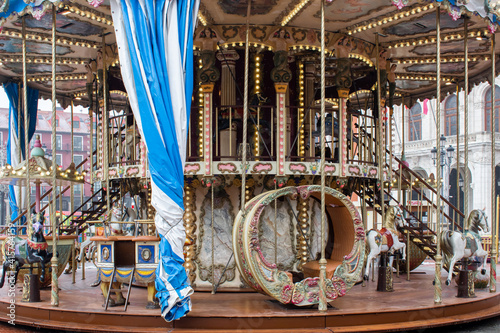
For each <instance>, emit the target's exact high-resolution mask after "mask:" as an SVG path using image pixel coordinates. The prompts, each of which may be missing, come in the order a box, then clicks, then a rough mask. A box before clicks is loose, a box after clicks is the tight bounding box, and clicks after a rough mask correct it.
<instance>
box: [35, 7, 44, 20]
mask: <svg viewBox="0 0 500 333" xmlns="http://www.w3.org/2000/svg"><path fill="white" fill-rule="evenodd" d="M32 15H33V17H34V18H35V19H36V20H37V21H40V20H41V19H42V17H43V16H44V15H45V11H44V10H40V9H37V10H34V11H33V14H32Z"/></svg>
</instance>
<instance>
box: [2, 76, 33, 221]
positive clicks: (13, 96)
mask: <svg viewBox="0 0 500 333" xmlns="http://www.w3.org/2000/svg"><path fill="white" fill-rule="evenodd" d="M4 90H5V93H6V94H7V97H8V98H9V137H8V139H7V163H8V164H10V165H11V166H13V167H16V166H17V165H18V164H19V163H20V162H21V161H20V160H19V157H20V156H22V157H21V158H22V159H23V160H24V158H25V156H24V155H25V151H26V150H25V148H24V111H23V110H22V108H20V107H19V88H18V85H17V84H16V83H12V82H9V83H6V84H4ZM37 111H38V90H36V89H31V88H30V87H28V140H31V138H32V137H33V134H35V129H36V117H37ZM19 121H20V125H21V126H20V128H19V127H18V124H19ZM19 139H20V140H19ZM18 201H19V197H18V198H16V192H15V189H14V186H12V185H10V186H9V204H10V209H11V219H12V220H14V219H15V218H17V217H18V216H19V207H18Z"/></svg>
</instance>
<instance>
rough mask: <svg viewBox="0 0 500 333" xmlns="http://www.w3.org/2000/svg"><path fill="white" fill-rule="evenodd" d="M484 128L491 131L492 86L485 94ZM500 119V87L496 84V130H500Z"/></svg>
mask: <svg viewBox="0 0 500 333" xmlns="http://www.w3.org/2000/svg"><path fill="white" fill-rule="evenodd" d="M484 99H485V103H484V104H485V105H484V130H485V131H486V132H491V123H490V120H491V119H490V118H491V88H489V89H488V91H486V95H485V96H484ZM499 119H500V87H498V86H495V132H500V128H499Z"/></svg>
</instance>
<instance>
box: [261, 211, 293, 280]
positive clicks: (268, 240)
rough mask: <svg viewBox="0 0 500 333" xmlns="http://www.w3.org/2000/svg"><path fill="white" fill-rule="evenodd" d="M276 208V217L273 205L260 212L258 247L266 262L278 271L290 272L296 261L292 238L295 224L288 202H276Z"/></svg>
mask: <svg viewBox="0 0 500 333" xmlns="http://www.w3.org/2000/svg"><path fill="white" fill-rule="evenodd" d="M276 208H277V209H276V215H275V209H274V203H273V204H270V205H269V206H267V207H266V208H265V209H264V212H262V215H261V219H262V221H261V223H260V225H259V227H260V230H259V234H260V247H261V250H262V253H263V254H264V258H265V259H266V260H267V261H268V262H271V263H276V264H277V265H278V267H279V269H282V270H287V271H291V270H293V268H294V264H295V262H296V261H297V258H296V253H297V251H296V246H295V237H294V225H296V224H297V222H296V221H294V217H293V215H292V214H291V213H290V209H291V207H290V206H289V205H288V202H286V201H278V203H277V205H276ZM275 233H276V242H275V238H274V237H275ZM276 252H277V253H276ZM276 257H277V261H276V260H275V258H276Z"/></svg>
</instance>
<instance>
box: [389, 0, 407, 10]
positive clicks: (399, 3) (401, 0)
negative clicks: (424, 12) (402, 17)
mask: <svg viewBox="0 0 500 333" xmlns="http://www.w3.org/2000/svg"><path fill="white" fill-rule="evenodd" d="M392 4H393V5H394V6H396V7H397V8H398V9H403V8H404V7H406V6H408V0H392Z"/></svg>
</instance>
